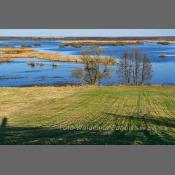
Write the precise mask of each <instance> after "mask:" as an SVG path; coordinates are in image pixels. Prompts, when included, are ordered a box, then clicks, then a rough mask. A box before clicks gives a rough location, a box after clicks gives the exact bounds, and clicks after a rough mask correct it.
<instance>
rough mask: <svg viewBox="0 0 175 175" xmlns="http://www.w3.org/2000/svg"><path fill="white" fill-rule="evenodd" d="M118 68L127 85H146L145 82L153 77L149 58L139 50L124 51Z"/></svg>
mask: <svg viewBox="0 0 175 175" xmlns="http://www.w3.org/2000/svg"><path fill="white" fill-rule="evenodd" d="M118 67H119V69H118V70H119V73H120V75H122V76H121V77H122V79H123V80H124V83H125V84H127V85H131V84H134V85H139V84H140V83H141V84H144V83H145V80H149V79H151V76H152V67H151V63H150V61H149V58H148V56H147V55H146V54H143V53H141V51H140V50H139V49H135V50H132V51H124V53H123V55H122V57H121V60H120V62H119V64H118Z"/></svg>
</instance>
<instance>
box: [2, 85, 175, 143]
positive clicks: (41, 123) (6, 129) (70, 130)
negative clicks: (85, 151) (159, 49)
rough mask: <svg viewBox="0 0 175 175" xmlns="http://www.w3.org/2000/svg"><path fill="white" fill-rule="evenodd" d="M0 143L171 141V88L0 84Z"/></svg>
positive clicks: (174, 129)
mask: <svg viewBox="0 0 175 175" xmlns="http://www.w3.org/2000/svg"><path fill="white" fill-rule="evenodd" d="M0 104H1V105H0V125H1V127H0V144H175V87H153V86H145V87H127V86H108V87H104V86H103V87H92V86H84V87H83V86H82V87H25V88H0Z"/></svg>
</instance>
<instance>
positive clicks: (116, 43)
mask: <svg viewBox="0 0 175 175" xmlns="http://www.w3.org/2000/svg"><path fill="white" fill-rule="evenodd" d="M139 44H143V42H142V41H138V40H133V41H115V40H114V41H103V40H101V41H98V40H76V41H64V43H63V44H62V45H60V46H59V47H60V48H65V47H68V46H71V47H75V48H81V47H83V46H87V45H88V46H126V45H139Z"/></svg>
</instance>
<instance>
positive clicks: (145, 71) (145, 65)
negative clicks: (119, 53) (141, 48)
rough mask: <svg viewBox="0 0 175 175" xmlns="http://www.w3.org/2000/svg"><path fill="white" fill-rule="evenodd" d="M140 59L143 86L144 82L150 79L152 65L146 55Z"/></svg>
mask: <svg viewBox="0 0 175 175" xmlns="http://www.w3.org/2000/svg"><path fill="white" fill-rule="evenodd" d="M142 59H143V60H142V77H141V84H142V85H144V83H145V80H150V79H151V78H152V65H151V62H150V60H149V58H148V56H147V54H144V55H143V58H142Z"/></svg>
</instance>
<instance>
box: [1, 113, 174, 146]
mask: <svg viewBox="0 0 175 175" xmlns="http://www.w3.org/2000/svg"><path fill="white" fill-rule="evenodd" d="M108 115H109V116H110V115H113V117H116V118H118V117H121V116H115V115H114V114H108ZM137 118H138V120H146V121H147V122H148V121H149V122H152V123H154V124H156V125H163V126H165V125H166V126H168V127H169V126H171V127H172V126H174V121H169V122H167V123H166V121H162V120H160V121H159V120H157V119H156V120H155V119H154V120H153V119H152V118H145V117H144V119H143V118H141V117H130V120H137ZM5 120H6V122H5V123H6V125H5V127H4V126H3V125H2V124H1V127H0V144H10V145H15V144H18V145H22V144H27V145H33V144H39V145H42V144H68V145H72V144H82V145H84V144H87V145H94V144H95V145H105V144H109V145H110V144H111V145H130V144H145V145H154V144H175V139H174V137H172V136H171V135H169V134H168V133H167V132H166V131H161V133H160V132H159V133H158V134H157V133H156V132H153V131H151V130H148V129H147V130H138V131H137V130H130V129H128V130H125V131H120V130H111V131H100V130H93V131H92V130H62V129H51V128H32V127H9V126H7V119H5ZM3 122H4V119H3V120H2V123H3Z"/></svg>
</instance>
